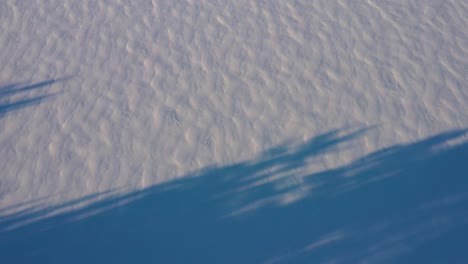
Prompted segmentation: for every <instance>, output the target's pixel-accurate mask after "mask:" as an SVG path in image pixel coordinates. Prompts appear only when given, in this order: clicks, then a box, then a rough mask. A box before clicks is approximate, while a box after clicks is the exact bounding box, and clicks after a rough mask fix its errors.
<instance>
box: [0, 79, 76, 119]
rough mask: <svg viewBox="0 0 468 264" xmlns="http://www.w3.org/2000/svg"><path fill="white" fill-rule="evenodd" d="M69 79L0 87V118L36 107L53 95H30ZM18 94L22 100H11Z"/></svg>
mask: <svg viewBox="0 0 468 264" xmlns="http://www.w3.org/2000/svg"><path fill="white" fill-rule="evenodd" d="M69 78H70V77H65V78H60V79H50V80H47V81H43V82H38V83H34V84H26V83H14V84H9V85H4V86H0V118H1V117H3V116H4V115H6V114H7V113H9V112H12V111H16V110H19V109H21V108H24V107H28V106H33V105H37V104H39V103H41V102H43V101H44V100H46V99H50V98H51V97H52V96H54V95H55V93H47V94H41V95H32V94H31V93H34V92H35V91H39V90H40V89H43V88H45V87H47V86H50V85H53V84H54V83H56V82H60V81H65V80H68V79H69ZM19 94H21V97H22V98H20V99H14V100H11V97H16V96H17V95H19Z"/></svg>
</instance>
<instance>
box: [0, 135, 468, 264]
mask: <svg viewBox="0 0 468 264" xmlns="http://www.w3.org/2000/svg"><path fill="white" fill-rule="evenodd" d="M363 133H365V130H361V131H357V132H351V133H341V132H340V131H331V132H329V133H326V134H323V135H320V136H317V137H315V138H313V139H311V140H310V141H308V142H307V143H306V144H303V145H299V146H294V145H288V144H286V145H282V146H279V147H277V148H274V149H272V150H270V151H267V152H265V153H263V154H262V155H261V156H260V157H259V158H258V159H255V160H251V161H246V162H240V163H237V164H234V165H230V166H225V167H211V168H207V169H204V170H201V171H199V172H194V173H192V174H191V175H187V176H186V177H183V178H181V179H180V180H175V181H173V182H169V183H165V184H161V185H157V186H154V187H149V188H147V189H144V190H140V191H135V192H132V193H129V194H124V195H111V196H109V197H108V198H106V199H103V200H100V201H98V202H95V203H92V204H90V205H88V206H85V207H83V208H81V209H78V210H73V211H69V212H66V213H61V214H57V215H54V216H52V217H48V218H43V219H39V220H37V221H33V222H29V223H27V224H25V225H22V226H16V227H15V228H13V226H15V224H16V223H19V222H21V221H24V220H27V219H32V218H36V217H39V216H41V215H46V214H47V213H50V208H49V209H44V210H34V209H31V211H28V210H25V211H24V212H20V213H18V214H15V215H10V216H5V217H3V218H2V219H1V220H0V230H1V231H0V259H2V262H3V263H30V262H35V263H97V262H106V263H468V252H467V251H466V245H468V239H467V237H466V236H467V234H468V210H467V208H468V204H467V201H468V173H467V171H468V142H467V140H466V135H467V130H456V131H449V132H446V133H442V134H439V135H436V136H433V137H430V138H427V139H425V140H422V141H419V142H416V143H412V144H407V145H398V146H393V147H390V148H386V149H383V150H381V151H377V152H375V153H371V154H369V155H367V156H364V157H362V158H360V159H358V160H355V161H354V162H351V163H349V164H347V165H345V166H341V167H338V168H335V169H328V170H325V171H321V172H315V173H305V172H304V171H305V170H301V169H303V168H306V167H307V166H308V165H309V164H311V162H314V160H316V159H317V158H318V157H319V156H320V155H325V154H326V153H330V152H331V151H339V150H340V148H339V147H338V146H339V145H342V144H345V143H346V142H350V141H351V140H354V139H356V138H357V137H359V136H360V135H362V134H363ZM351 145H352V144H351Z"/></svg>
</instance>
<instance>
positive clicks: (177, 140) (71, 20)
mask: <svg viewBox="0 0 468 264" xmlns="http://www.w3.org/2000/svg"><path fill="white" fill-rule="evenodd" d="M466 14H468V1H463V0H432V1H430V0H387V1H384V0H382V1H378V0H367V1H364V0H349V1H345V0H336V1H329V0H321V1H318V0H297V1H260V0H256V1H253V0H231V1H229V0H225V1H220V0H218V1H216V0H186V1H182V0H153V1H150V0H135V1H124V0H102V1H92V0H83V1H73V0H65V1H64V0H36V1H32V0H31V1H19V0H6V1H0V45H1V51H0V82H1V83H0V86H1V88H0V171H1V177H0V210H1V211H0V215H2V214H7V213H8V214H11V213H14V212H16V211H20V210H22V209H24V208H28V207H29V206H49V205H52V204H61V203H63V202H67V201H70V200H73V199H79V198H81V197H84V196H86V195H91V194H96V193H103V192H106V191H109V190H116V189H117V190H123V191H132V190H136V189H141V188H145V187H149V186H152V185H155V184H160V183H163V182H167V181H170V180H174V179H176V178H179V177H181V176H182V175H187V173H189V172H191V171H194V170H197V169H202V168H205V167H207V166H210V165H218V166H221V165H228V164H233V163H235V162H240V161H242V160H248V159H251V158H252V157H255V156H256V155H257V154H259V153H261V152H262V151H264V150H267V149H269V148H271V147H274V146H277V145H278V144H282V143H285V142H289V141H293V142H296V143H301V142H305V141H306V140H307V139H309V138H311V137H313V136H316V135H318V134H321V133H324V132H327V131H330V130H333V129H337V128H350V127H352V128H364V127H373V129H371V130H370V131H369V132H368V133H366V134H365V136H363V139H362V144H360V145H359V147H354V148H352V149H351V148H342V149H340V150H338V151H336V152H333V153H329V154H326V155H323V156H322V157H320V159H319V160H318V162H316V163H313V164H311V165H310V166H308V167H307V170H310V171H320V170H324V169H330V168H335V167H337V166H340V165H343V164H346V163H348V162H350V161H352V160H355V159H356V158H359V157H361V156H363V155H365V154H367V153H371V152H373V151H376V150H379V149H381V148H383V147H388V146H392V145H394V144H399V143H411V142H414V141H416V140H422V139H424V138H426V137H428V136H431V135H435V134H438V133H441V132H444V131H447V130H451V129H459V128H466V127H468V82H467V77H466V76H468V70H467V69H468V37H467V27H468V16H467V15H466ZM119 188H123V189H119ZM71 208H73V206H69V208H66V209H71Z"/></svg>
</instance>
